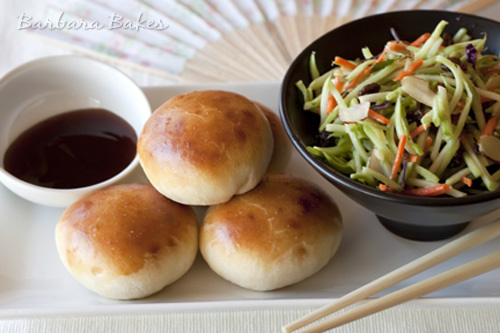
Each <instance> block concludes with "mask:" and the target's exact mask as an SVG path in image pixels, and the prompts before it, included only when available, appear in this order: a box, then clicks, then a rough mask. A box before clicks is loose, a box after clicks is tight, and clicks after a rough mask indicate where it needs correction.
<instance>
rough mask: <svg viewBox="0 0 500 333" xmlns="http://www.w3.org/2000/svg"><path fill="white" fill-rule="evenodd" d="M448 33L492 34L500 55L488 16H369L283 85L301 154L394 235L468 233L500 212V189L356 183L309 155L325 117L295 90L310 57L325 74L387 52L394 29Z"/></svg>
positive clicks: (346, 28)
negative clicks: (438, 191) (443, 190)
mask: <svg viewBox="0 0 500 333" xmlns="http://www.w3.org/2000/svg"><path fill="white" fill-rule="evenodd" d="M443 19H444V20H446V21H447V22H448V25H447V26H446V29H445V31H449V32H450V33H452V34H454V33H455V32H456V31H457V30H458V29H460V28H461V27H465V28H467V30H468V32H469V34H470V35H471V36H473V37H474V38H480V37H482V36H483V33H486V34H487V44H486V46H487V50H488V53H490V54H492V53H493V54H499V53H500V23H499V22H496V21H493V20H489V19H486V18H482V17H478V16H474V15H467V14H461V13H455V12H448V11H428V10H414V11H400V12H390V13H385V14H379V15H374V16H369V17H365V18H362V19H359V20H356V21H352V22H349V23H347V24H345V25H342V26H340V27H338V28H336V29H334V30H332V31H330V32H328V33H326V34H325V35H323V36H322V37H320V38H318V39H317V40H316V41H314V42H313V43H312V44H310V45H309V46H308V47H307V48H306V49H305V50H303V51H302V52H301V53H300V54H299V55H298V56H297V58H296V59H295V60H294V61H293V63H292V64H291V66H290V68H289V69H288V71H287V73H286V75H285V77H284V79H283V82H282V86H281V92H280V114H281V119H282V121H283V124H284V127H285V129H286V132H287V134H288V136H289V138H290V139H291V141H292V143H293V145H294V146H295V148H296V149H297V150H298V152H299V153H300V154H301V155H302V156H303V157H304V158H305V159H306V160H307V162H308V163H310V164H311V165H312V166H313V167H314V168H315V169H316V170H317V171H318V172H319V173H320V174H321V175H322V176H323V177H324V178H326V180H328V181H329V182H330V183H332V184H333V185H335V186H336V187H337V188H338V189H340V190H341V191H343V192H344V193H345V194H346V195H348V196H349V197H350V198H351V199H353V200H354V201H356V202H358V203H359V204H361V205H362V206H364V207H366V208H368V209H369V210H371V211H372V212H374V213H375V214H376V215H377V217H378V219H379V221H380V222H381V223H382V224H383V225H384V226H385V227H386V228H387V229H388V230H390V231H391V232H393V233H395V234H397V235H399V236H402V237H404V238H408V239H414V240H423V241H431V240H440V239H445V238H448V237H451V236H453V235H455V234H457V233H459V232H460V231H462V230H463V229H464V228H465V227H466V226H467V224H468V223H469V222H470V221H472V220H474V219H476V218H479V217H481V216H483V215H485V214H487V213H489V212H492V211H494V210H496V209H498V208H500V191H499V190H497V191H495V192H485V193H481V194H477V195H473V196H468V197H464V198H441V197H439V198H421V197H410V196H405V195H399V194H392V193H386V192H382V191H379V190H377V189H375V188H372V187H369V186H365V185H363V184H361V183H359V182H357V181H353V180H351V179H350V178H349V177H347V176H345V175H344V174H342V173H340V172H338V171H336V170H335V169H333V168H331V167H330V166H328V165H326V164H325V163H323V162H322V161H320V160H319V159H317V158H316V157H315V156H314V155H312V154H311V153H309V152H308V151H307V149H306V147H307V146H310V145H313V144H315V143H316V137H317V136H316V135H317V129H318V124H319V117H318V116H317V115H315V114H313V113H312V112H308V111H303V109H302V103H303V101H302V96H301V93H300V92H299V91H298V89H297V88H296V86H295V83H296V81H298V80H300V79H302V80H303V81H304V83H305V84H306V85H307V84H308V83H309V82H310V75H309V67H308V62H309V57H310V55H311V52H312V51H315V52H316V62H317V66H318V69H319V71H320V73H324V72H326V71H327V70H329V69H330V68H331V62H332V60H333V58H334V57H335V56H342V57H344V58H346V59H355V58H358V57H361V48H362V47H364V46H368V47H369V48H370V49H371V50H372V52H373V53H374V54H376V53H378V52H381V51H382V49H383V47H384V45H385V43H386V42H387V41H388V40H391V39H394V38H393V37H392V35H391V32H390V29H391V28H394V29H396V31H397V32H398V33H399V35H400V36H401V38H402V39H404V40H409V41H411V40H414V39H416V38H417V37H418V36H420V35H421V34H422V33H423V32H427V31H432V30H433V29H434V28H435V26H436V25H437V24H438V23H439V21H441V20H443Z"/></svg>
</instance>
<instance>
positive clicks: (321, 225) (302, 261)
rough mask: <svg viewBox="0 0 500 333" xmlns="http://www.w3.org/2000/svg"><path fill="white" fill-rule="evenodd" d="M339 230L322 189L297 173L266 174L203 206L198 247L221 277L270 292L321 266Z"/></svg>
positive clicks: (331, 251)
mask: <svg viewBox="0 0 500 333" xmlns="http://www.w3.org/2000/svg"><path fill="white" fill-rule="evenodd" d="M342 231H343V224H342V217H341V215H340V212H339V209H338V207H337V205H336V204H335V203H334V201H332V199H331V198H330V197H329V196H328V195H327V194H326V193H324V192H323V191H322V190H321V189H319V188H318V187H317V186H316V185H314V184H312V183H310V182H308V181H305V180H303V179H301V178H298V177H296V176H292V175H289V174H281V173H271V174H267V175H266V176H265V177H264V178H263V180H262V182H261V183H260V184H259V185H258V186H257V187H255V188H254V189H253V190H252V191H250V192H247V193H245V194H242V195H238V196H235V197H233V198H232V199H231V200H230V201H229V202H227V203H223V204H220V205H217V206H212V207H210V208H209V209H208V210H207V213H206V215H205V218H204V220H203V223H202V226H201V229H200V251H201V254H202V255H203V257H204V258H205V261H206V262H207V263H208V265H209V266H210V267H211V268H212V270H213V271H215V272H216V273H217V274H218V275H220V276H221V277H223V278H225V279H226V280H228V281H231V282H233V283H235V284H237V285H239V286H241V287H244V288H248V289H253V290H260V291H265V290H273V289H277V288H281V287H284V286H287V285H291V284H293V283H296V282H299V281H301V280H303V279H305V278H306V277H309V276H311V275H312V274H314V273H316V272H317V271H319V270H320V269H321V268H322V267H323V266H325V265H326V264H327V263H328V262H329V261H330V259H331V258H332V256H333V255H334V253H335V252H336V250H337V248H338V246H339V244H340V240H341V237H342Z"/></svg>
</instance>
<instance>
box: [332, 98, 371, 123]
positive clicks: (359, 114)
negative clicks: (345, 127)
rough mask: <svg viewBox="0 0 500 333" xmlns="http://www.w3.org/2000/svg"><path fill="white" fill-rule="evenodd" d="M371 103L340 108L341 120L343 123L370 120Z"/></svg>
mask: <svg viewBox="0 0 500 333" xmlns="http://www.w3.org/2000/svg"><path fill="white" fill-rule="evenodd" d="M369 110H370V102H363V103H359V104H356V105H353V106H351V107H347V108H346V107H339V118H340V120H342V122H343V123H346V124H350V123H357V122H360V121H362V120H365V119H366V118H368V111H369Z"/></svg>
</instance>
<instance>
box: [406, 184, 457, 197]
mask: <svg viewBox="0 0 500 333" xmlns="http://www.w3.org/2000/svg"><path fill="white" fill-rule="evenodd" d="M450 189H451V186H450V185H448V184H437V185H432V186H427V187H417V188H410V189H406V190H404V191H403V192H402V193H403V194H407V195H415V196H419V197H435V196H438V195H441V194H445V193H446V192H448V191H449V190H450Z"/></svg>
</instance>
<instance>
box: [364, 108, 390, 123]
mask: <svg viewBox="0 0 500 333" xmlns="http://www.w3.org/2000/svg"><path fill="white" fill-rule="evenodd" d="M368 117H370V118H372V119H374V120H376V121H378V122H379V123H381V124H384V125H388V124H390V123H391V120H390V119H389V118H387V117H384V116H383V115H381V114H380V113H377V112H375V111H373V110H372V109H369V110H368Z"/></svg>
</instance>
